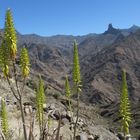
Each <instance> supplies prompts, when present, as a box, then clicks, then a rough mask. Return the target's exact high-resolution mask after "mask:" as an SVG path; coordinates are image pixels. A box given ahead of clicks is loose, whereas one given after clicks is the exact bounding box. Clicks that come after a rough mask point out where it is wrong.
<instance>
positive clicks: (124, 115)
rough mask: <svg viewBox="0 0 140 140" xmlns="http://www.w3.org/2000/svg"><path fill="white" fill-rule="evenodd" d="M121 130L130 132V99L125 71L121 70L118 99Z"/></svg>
mask: <svg viewBox="0 0 140 140" xmlns="http://www.w3.org/2000/svg"><path fill="white" fill-rule="evenodd" d="M120 117H121V131H122V132H123V134H124V137H126V135H128V134H130V131H129V124H130V122H131V111H130V101H129V96H128V87H127V80H126V71H125V70H122V95H121V99H120Z"/></svg>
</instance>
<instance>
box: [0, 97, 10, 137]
mask: <svg viewBox="0 0 140 140" xmlns="http://www.w3.org/2000/svg"><path fill="white" fill-rule="evenodd" d="M0 116H1V130H2V132H1V133H2V134H3V136H2V137H3V139H8V134H9V125H8V118H7V112H6V105H5V101H4V99H2V100H1V113H0ZM2 134H1V135H2Z"/></svg>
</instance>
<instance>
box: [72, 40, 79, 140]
mask: <svg viewBox="0 0 140 140" xmlns="http://www.w3.org/2000/svg"><path fill="white" fill-rule="evenodd" d="M73 86H74V88H73V90H74V92H75V94H76V95H77V111H76V120H75V122H74V123H75V124H74V134H73V140H75V139H76V128H77V123H78V119H79V102H80V92H81V74H80V64H79V56H78V47H77V43H76V41H75V42H74V52H73Z"/></svg>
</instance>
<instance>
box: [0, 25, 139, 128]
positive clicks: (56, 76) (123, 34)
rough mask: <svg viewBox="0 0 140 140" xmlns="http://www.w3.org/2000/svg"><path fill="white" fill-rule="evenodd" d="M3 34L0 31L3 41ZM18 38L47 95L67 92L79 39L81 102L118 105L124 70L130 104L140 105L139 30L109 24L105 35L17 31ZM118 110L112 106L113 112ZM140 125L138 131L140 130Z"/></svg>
mask: <svg viewBox="0 0 140 140" xmlns="http://www.w3.org/2000/svg"><path fill="white" fill-rule="evenodd" d="M2 34H3V31H2V30H1V31H0V40H1V36H2ZM17 36H18V46H19V47H20V48H21V47H23V46H25V47H27V48H28V50H29V54H30V59H31V67H32V70H31V78H30V80H31V81H32V82H33V81H34V76H35V75H38V73H40V74H41V75H42V77H43V79H44V80H45V82H46V85H47V87H48V92H53V93H54V92H60V93H64V80H65V75H66V74H68V75H69V76H70V78H69V79H70V80H71V75H72V58H73V57H72V56H73V47H72V45H73V41H74V40H76V41H77V43H78V48H79V56H80V64H81V75H82V83H83V93H82V94H81V100H82V101H84V102H86V103H91V104H98V105H99V106H101V105H103V106H105V105H109V106H108V107H109V108H110V106H112V104H118V103H119V98H120V93H121V69H122V68H125V69H126V72H127V81H128V88H129V95H130V97H131V101H132V103H133V104H134V106H135V108H136V109H138V106H140V105H139V104H140V103H139V101H140V27H138V26H136V25H133V26H132V27H130V28H129V29H116V28H114V27H113V26H112V24H109V25H108V29H107V30H106V31H105V32H104V33H102V34H94V33H91V34H88V35H84V36H72V35H56V36H51V37H41V36H39V35H36V34H30V35H22V34H20V33H18V32H17ZM106 108H107V107H106ZM106 108H105V109H106ZM115 109H116V108H115V107H114V106H112V107H111V110H115ZM135 113H136V112H135V111H134V114H135ZM112 114H113V113H112ZM102 115H103V116H104V115H107V114H105V113H102ZM108 116H109V114H108ZM136 119H137V118H136ZM137 120H139V119H137ZM138 122H140V120H139V121H138ZM138 124H139V123H136V124H135V128H138V129H139V127H138Z"/></svg>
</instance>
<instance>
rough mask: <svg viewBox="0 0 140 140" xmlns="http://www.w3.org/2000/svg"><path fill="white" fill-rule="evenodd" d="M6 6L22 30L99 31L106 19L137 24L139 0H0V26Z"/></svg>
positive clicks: (125, 24)
mask: <svg viewBox="0 0 140 140" xmlns="http://www.w3.org/2000/svg"><path fill="white" fill-rule="evenodd" d="M7 8H11V9H12V13H13V17H14V23H15V27H16V29H17V30H18V31H19V32H21V33H22V34H29V33H36V34H39V35H43V36H50V35H56V34H67V35H69V34H72V35H84V34H88V33H102V32H104V31H105V30H106V28H107V26H108V24H109V23H112V24H113V25H114V26H115V27H116V28H128V27H130V26H131V25H133V24H135V25H139V26H140V0H0V28H3V26H4V17H5V11H6V9H7Z"/></svg>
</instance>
